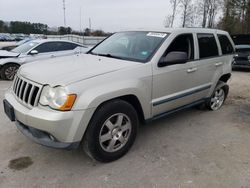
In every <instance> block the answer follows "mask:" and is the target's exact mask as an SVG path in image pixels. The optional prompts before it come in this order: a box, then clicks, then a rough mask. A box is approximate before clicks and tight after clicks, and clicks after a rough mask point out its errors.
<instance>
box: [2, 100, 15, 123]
mask: <svg viewBox="0 0 250 188" xmlns="http://www.w3.org/2000/svg"><path fill="white" fill-rule="evenodd" d="M3 106H4V112H5V114H6V115H7V116H8V117H9V119H10V120H11V121H15V120H16V118H15V111H14V108H13V106H12V105H11V104H10V103H9V102H8V101H7V100H4V101H3Z"/></svg>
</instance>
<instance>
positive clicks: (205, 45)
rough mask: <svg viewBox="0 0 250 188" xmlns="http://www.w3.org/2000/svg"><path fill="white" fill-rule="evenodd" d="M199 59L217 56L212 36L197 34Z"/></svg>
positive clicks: (217, 52) (216, 47)
mask: <svg viewBox="0 0 250 188" xmlns="http://www.w3.org/2000/svg"><path fill="white" fill-rule="evenodd" d="M197 37H198V43H199V52H200V58H208V57H215V56H218V55H219V51H218V46H217V43H216V40H215V36H214V35H213V34H205V33H199V34H197Z"/></svg>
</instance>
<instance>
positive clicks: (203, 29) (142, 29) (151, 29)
mask: <svg viewBox="0 0 250 188" xmlns="http://www.w3.org/2000/svg"><path fill="white" fill-rule="evenodd" d="M127 31H152V32H153V31H154V32H166V33H172V32H178V33H183V32H196V33H197V32H201V33H224V34H225V33H227V32H226V31H223V30H219V29H209V28H198V27H197V28H195V27H194V28H139V29H132V30H127Z"/></svg>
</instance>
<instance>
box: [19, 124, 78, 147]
mask: <svg viewBox="0 0 250 188" xmlns="http://www.w3.org/2000/svg"><path fill="white" fill-rule="evenodd" d="M16 126H17V128H18V130H19V131H20V132H21V133H23V134H24V135H25V136H26V137H28V138H29V139H31V140H32V141H34V142H35V143H37V144H40V145H43V146H47V147H51V148H57V149H76V148H78V146H79V144H80V142H73V143H64V142H58V141H57V140H55V138H54V137H53V136H52V135H50V134H49V133H46V132H44V131H41V130H38V129H35V128H32V127H28V126H26V125H24V124H22V123H21V122H19V121H16Z"/></svg>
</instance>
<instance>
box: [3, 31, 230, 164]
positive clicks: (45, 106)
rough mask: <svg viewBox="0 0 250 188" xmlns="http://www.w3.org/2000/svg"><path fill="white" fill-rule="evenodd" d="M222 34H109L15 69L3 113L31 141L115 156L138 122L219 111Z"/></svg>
mask: <svg viewBox="0 0 250 188" xmlns="http://www.w3.org/2000/svg"><path fill="white" fill-rule="evenodd" d="M234 51H235V49H234V44H233V42H232V40H231V38H230V36H229V35H228V33H227V32H224V31H220V30H210V29H191V28H190V29H165V30H158V31H156V30H153V31H145V30H144V31H128V32H119V33H116V34H114V35H112V36H110V37H109V38H107V39H106V40H104V41H103V42H102V43H100V44H99V45H97V46H96V47H94V48H93V49H92V50H91V51H89V52H88V54H78V55H75V56H67V57H61V58H57V59H50V60H47V61H43V62H42V63H30V64H27V65H24V66H22V67H21V68H20V69H19V71H18V73H17V76H16V77H15V80H14V83H13V86H12V87H11V89H10V90H9V91H8V92H7V93H6V95H5V100H4V107H5V112H6V114H7V115H8V117H9V118H10V120H12V121H15V122H16V126H17V128H18V129H19V130H20V131H21V132H22V133H23V134H24V135H26V136H27V137H29V138H30V139H32V140H33V141H35V142H36V143H39V144H42V145H45V146H49V147H54V148H67V149H69V148H77V147H78V146H80V145H81V146H82V147H83V148H84V149H85V151H86V152H87V154H89V155H90V156H91V157H92V158H94V159H96V160H99V161H102V162H109V161H113V160H116V159H118V158H120V157H122V156H123V155H124V154H125V153H126V152H127V151H128V150H129V149H130V147H131V146H132V144H133V143H134V141H135V138H136V134H137V131H138V125H139V123H144V122H148V121H151V120H154V119H157V118H161V117H163V116H165V115H168V114H170V113H173V112H176V111H178V110H181V109H183V108H187V107H191V106H195V105H201V104H203V106H206V107H207V108H208V109H210V110H218V109H219V108H220V107H221V106H222V105H223V103H224V101H225V99H226V97H227V94H228V90H229V87H228V85H227V84H226V83H227V81H228V80H229V78H230V77H231V64H232V59H233V56H234Z"/></svg>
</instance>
